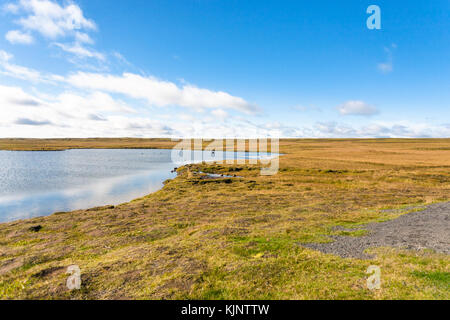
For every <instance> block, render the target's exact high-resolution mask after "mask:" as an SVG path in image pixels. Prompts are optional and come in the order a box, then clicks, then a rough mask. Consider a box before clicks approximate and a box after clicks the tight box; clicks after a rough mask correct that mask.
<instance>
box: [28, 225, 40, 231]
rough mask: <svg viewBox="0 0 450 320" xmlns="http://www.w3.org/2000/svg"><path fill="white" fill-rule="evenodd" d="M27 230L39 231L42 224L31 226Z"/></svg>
mask: <svg viewBox="0 0 450 320" xmlns="http://www.w3.org/2000/svg"><path fill="white" fill-rule="evenodd" d="M28 230H29V231H31V232H39V231H41V230H42V226H34V227H31V228H30V229H28Z"/></svg>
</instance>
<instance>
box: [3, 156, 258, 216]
mask: <svg viewBox="0 0 450 320" xmlns="http://www.w3.org/2000/svg"><path fill="white" fill-rule="evenodd" d="M172 152H174V151H172V150H124V149H120V150H94V149H89V150H67V151H61V152H59V151H58V152H39V151H37V152H27V151H20V152H16V151H0V222H6V221H12V220H18V219H26V218H32V217H37V216H44V215H50V214H52V213H54V212H60V211H72V210H77V209H87V208H91V207H96V206H102V205H108V204H112V205H117V204H120V203H123V202H127V201H130V200H133V199H135V198H138V197H142V196H144V195H147V194H149V193H151V192H154V191H156V190H159V189H160V188H161V187H162V186H163V182H164V181H165V180H167V179H171V178H174V177H175V174H174V173H171V170H173V169H174V168H175V167H177V166H180V165H182V164H186V163H192V162H197V161H198V159H202V160H204V161H214V160H219V159H221V158H225V159H231V158H236V159H244V158H256V157H258V156H257V155H256V154H251V153H250V154H248V153H241V152H238V153H233V152H230V153H222V152H218V153H216V154H211V153H209V152H208V153H206V152H202V151H196V152H193V153H192V157H189V156H187V155H188V153H186V152H185V154H184V155H183V154H182V151H176V152H177V157H175V158H174V157H172V156H171V155H172ZM194 157H195V159H196V160H197V161H194V160H193V158H194ZM176 158H178V159H176ZM172 159H175V160H172Z"/></svg>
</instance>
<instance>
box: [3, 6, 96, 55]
mask: <svg viewBox="0 0 450 320" xmlns="http://www.w3.org/2000/svg"><path fill="white" fill-rule="evenodd" d="M4 9H5V10H6V11H7V12H10V13H13V14H15V15H19V16H20V17H19V19H17V20H16V21H15V23H16V24H18V25H19V26H20V27H21V28H22V30H11V31H8V32H7V34H6V35H5V38H6V39H7V40H8V41H9V42H11V43H13V44H31V43H33V42H34V38H33V36H32V33H39V34H41V35H42V36H43V37H44V38H47V39H50V40H52V41H54V40H56V39H60V38H67V37H70V38H71V39H73V41H72V42H71V43H61V42H56V43H53V44H55V45H56V46H58V47H59V48H61V49H62V50H64V51H65V52H68V53H71V54H73V55H75V56H76V57H77V58H79V59H84V58H94V59H97V60H99V61H102V62H103V61H105V56H104V54H102V53H99V52H97V51H95V50H93V49H90V48H87V47H85V46H84V45H85V44H93V43H94V41H93V40H92V38H91V37H90V36H89V34H87V33H86V31H92V30H96V29H97V26H96V24H95V22H94V21H92V20H90V19H87V18H85V17H84V14H83V11H82V10H81V8H80V7H79V6H78V5H76V4H74V3H73V2H67V3H65V5H60V4H59V3H58V2H54V1H50V0H19V1H18V2H17V3H15V4H12V3H10V4H8V5H6V6H5V7H4ZM69 42H70V41H69ZM69 61H71V62H73V60H69Z"/></svg>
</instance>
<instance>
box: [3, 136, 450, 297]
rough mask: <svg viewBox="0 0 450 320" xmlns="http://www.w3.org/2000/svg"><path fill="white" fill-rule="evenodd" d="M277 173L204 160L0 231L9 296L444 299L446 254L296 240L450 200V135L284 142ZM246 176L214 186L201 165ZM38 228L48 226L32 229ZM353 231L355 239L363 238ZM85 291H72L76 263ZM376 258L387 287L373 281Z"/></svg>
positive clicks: (118, 142)
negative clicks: (362, 252) (105, 201)
mask: <svg viewBox="0 0 450 320" xmlns="http://www.w3.org/2000/svg"><path fill="white" fill-rule="evenodd" d="M173 144H174V143H173V142H171V141H170V140H155V139H154V140H138V139H126V140H124V139H89V140H79V139H72V140H46V141H39V140H0V148H3V149H11V150H40V149H46V150H57V149H66V148H72V147H75V148H87V147H89V148H94V147H95V148H125V147H126V148H136V147H164V148H166V147H171V146H173ZM280 152H282V153H284V154H285V155H284V156H283V157H282V158H281V159H280V171H279V173H278V174H277V175H275V176H269V177H267V176H260V175H259V172H260V171H259V167H258V166H256V165H255V166H251V165H237V164H235V165H224V164H201V165H195V166H190V170H186V168H182V169H181V170H180V176H179V177H178V178H176V179H174V180H172V181H170V182H168V183H167V184H166V185H165V187H164V188H163V189H162V190H160V191H158V192H156V193H154V194H151V195H149V196H147V197H144V198H142V199H137V200H135V201H132V202H130V203H126V204H123V205H120V206H117V207H114V208H112V207H108V206H107V207H103V208H95V209H91V210H79V211H75V212H69V213H59V214H55V215H52V216H49V217H43V218H35V219H32V220H27V221H18V222H12V223H7V224H1V225H0V297H1V298H3V299H19V298H26V299H69V298H76V299H119V298H120V299H124V298H133V299H449V298H450V288H449V285H448V274H449V271H450V270H449V265H450V263H449V262H450V259H449V256H448V255H445V254H438V253H434V252H432V251H430V250H423V251H408V250H400V249H393V248H378V249H373V251H374V252H375V253H376V258H374V259H372V260H358V259H342V258H340V257H337V256H333V255H326V254H322V253H320V252H317V251H313V250H310V249H306V248H304V247H302V246H301V243H304V242H317V241H329V239H328V238H327V235H330V234H333V231H332V227H333V226H336V225H345V226H351V225H355V224H361V223H367V222H371V221H383V220H387V219H393V218H395V217H396V216H398V215H399V214H400V213H396V214H393V213H388V212H386V211H383V210H382V209H386V208H399V207H404V206H409V205H412V204H424V203H433V202H437V201H447V200H449V195H450V192H449V191H450V173H449V168H450V139H441V140H439V139H433V140H420V139H415V140H396V139H386V140H282V141H281V143H280ZM199 170H201V171H204V172H214V173H232V174H236V172H237V171H236V170H238V175H239V176H241V177H242V178H236V179H231V180H229V179H219V180H205V179H202V178H201V177H199V176H198V175H192V174H190V175H189V174H188V171H190V172H196V171H199ZM35 225H42V226H43V229H42V230H41V231H40V232H37V233H36V232H30V231H29V230H28V229H29V228H30V227H31V226H35ZM361 235H362V234H354V235H353V236H361ZM72 264H77V265H79V266H80V268H81V270H82V280H83V286H82V290H80V291H72V292H70V291H68V290H67V288H66V286H65V281H66V278H67V275H66V274H65V270H66V269H67V267H68V266H69V265H72ZM369 265H378V266H380V267H381V269H382V289H381V290H380V291H375V292H372V291H370V290H368V289H367V288H366V285H365V283H366V278H367V275H366V274H365V271H366V269H367V267H368V266H369Z"/></svg>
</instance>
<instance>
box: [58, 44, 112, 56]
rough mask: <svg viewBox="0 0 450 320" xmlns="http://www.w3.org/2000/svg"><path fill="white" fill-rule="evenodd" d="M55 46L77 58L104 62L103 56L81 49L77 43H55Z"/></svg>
mask: <svg viewBox="0 0 450 320" xmlns="http://www.w3.org/2000/svg"><path fill="white" fill-rule="evenodd" d="M55 45H56V46H58V47H59V48H61V49H62V50H64V51H66V52H69V53H72V54H74V55H75V56H77V57H78V58H94V59H98V60H100V61H105V56H104V55H103V54H102V53H99V52H97V51H95V50H92V49H88V48H86V47H83V46H82V45H80V44H79V43H77V42H76V43H75V44H64V43H55Z"/></svg>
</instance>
